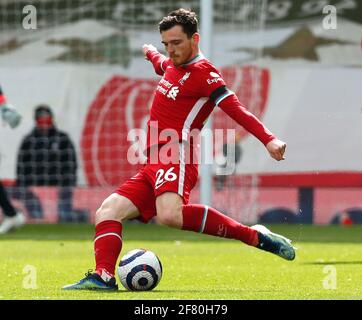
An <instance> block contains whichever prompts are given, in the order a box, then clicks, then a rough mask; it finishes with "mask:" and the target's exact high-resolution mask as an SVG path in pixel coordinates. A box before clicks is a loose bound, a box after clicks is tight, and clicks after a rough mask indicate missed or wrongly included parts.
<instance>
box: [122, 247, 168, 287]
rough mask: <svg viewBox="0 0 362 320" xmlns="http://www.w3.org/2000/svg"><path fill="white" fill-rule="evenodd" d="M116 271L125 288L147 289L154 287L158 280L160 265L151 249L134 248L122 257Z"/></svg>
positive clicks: (160, 273)
mask: <svg viewBox="0 0 362 320" xmlns="http://www.w3.org/2000/svg"><path fill="white" fill-rule="evenodd" d="M117 272H118V276H119V279H120V281H121V283H122V285H123V286H124V287H125V288H126V289H127V290H132V291H147V290H152V289H154V288H155V287H156V286H157V285H158V283H159V282H160V280H161V277H162V265H161V261H160V259H158V257H157V256H156V255H155V254H154V253H153V252H152V251H150V250H147V249H134V250H132V251H129V252H128V253H126V254H125V255H124V256H123V257H122V259H121V261H120V262H119V265H118V270H117Z"/></svg>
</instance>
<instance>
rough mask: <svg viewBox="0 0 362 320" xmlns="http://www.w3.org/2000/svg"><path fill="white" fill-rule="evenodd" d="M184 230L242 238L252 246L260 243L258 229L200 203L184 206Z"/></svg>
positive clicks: (236, 238)
mask: <svg viewBox="0 0 362 320" xmlns="http://www.w3.org/2000/svg"><path fill="white" fill-rule="evenodd" d="M182 215H183V226H182V229H183V230H189V231H195V232H200V233H205V234H208V235H212V236H217V237H224V238H229V239H235V240H240V241H242V242H244V243H246V244H248V245H250V246H256V245H257V244H258V234H257V231H256V230H254V229H251V228H250V227H248V226H244V225H242V224H241V223H239V222H237V221H235V220H233V219H231V218H230V217H228V216H226V215H224V214H222V213H221V212H219V211H217V210H215V209H214V208H210V207H208V206H205V205H200V204H188V205H184V206H182Z"/></svg>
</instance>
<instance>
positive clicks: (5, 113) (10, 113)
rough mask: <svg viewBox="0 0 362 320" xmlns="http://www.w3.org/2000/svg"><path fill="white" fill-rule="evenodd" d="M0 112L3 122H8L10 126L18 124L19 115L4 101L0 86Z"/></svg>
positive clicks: (13, 126)
mask: <svg viewBox="0 0 362 320" xmlns="http://www.w3.org/2000/svg"><path fill="white" fill-rule="evenodd" d="M0 113H1V117H2V119H3V121H4V122H6V123H8V124H9V126H10V127H11V128H15V127H17V126H18V125H19V123H20V120H21V116H20V114H19V113H18V112H17V111H16V110H15V109H14V108H12V107H10V106H9V105H8V104H7V103H6V97H5V95H4V94H3V92H2V90H1V87H0Z"/></svg>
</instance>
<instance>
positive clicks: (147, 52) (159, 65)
mask: <svg viewBox="0 0 362 320" xmlns="http://www.w3.org/2000/svg"><path fill="white" fill-rule="evenodd" d="M142 51H143V54H144V56H145V59H146V60H149V61H151V63H152V64H153V67H154V69H155V72H156V73H157V74H158V75H160V76H162V75H163V74H164V73H165V70H166V67H167V62H168V60H169V59H168V58H167V57H165V56H164V55H163V54H161V53H159V52H158V50H157V48H156V47H154V46H153V45H152V44H144V45H143V46H142Z"/></svg>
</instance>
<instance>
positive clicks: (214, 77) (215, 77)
mask: <svg viewBox="0 0 362 320" xmlns="http://www.w3.org/2000/svg"><path fill="white" fill-rule="evenodd" d="M210 76H212V79H207V80H206V81H207V83H208V84H212V83H216V82H218V81H222V78H221V76H220V75H219V74H218V73H216V72H212V71H211V72H210Z"/></svg>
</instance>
